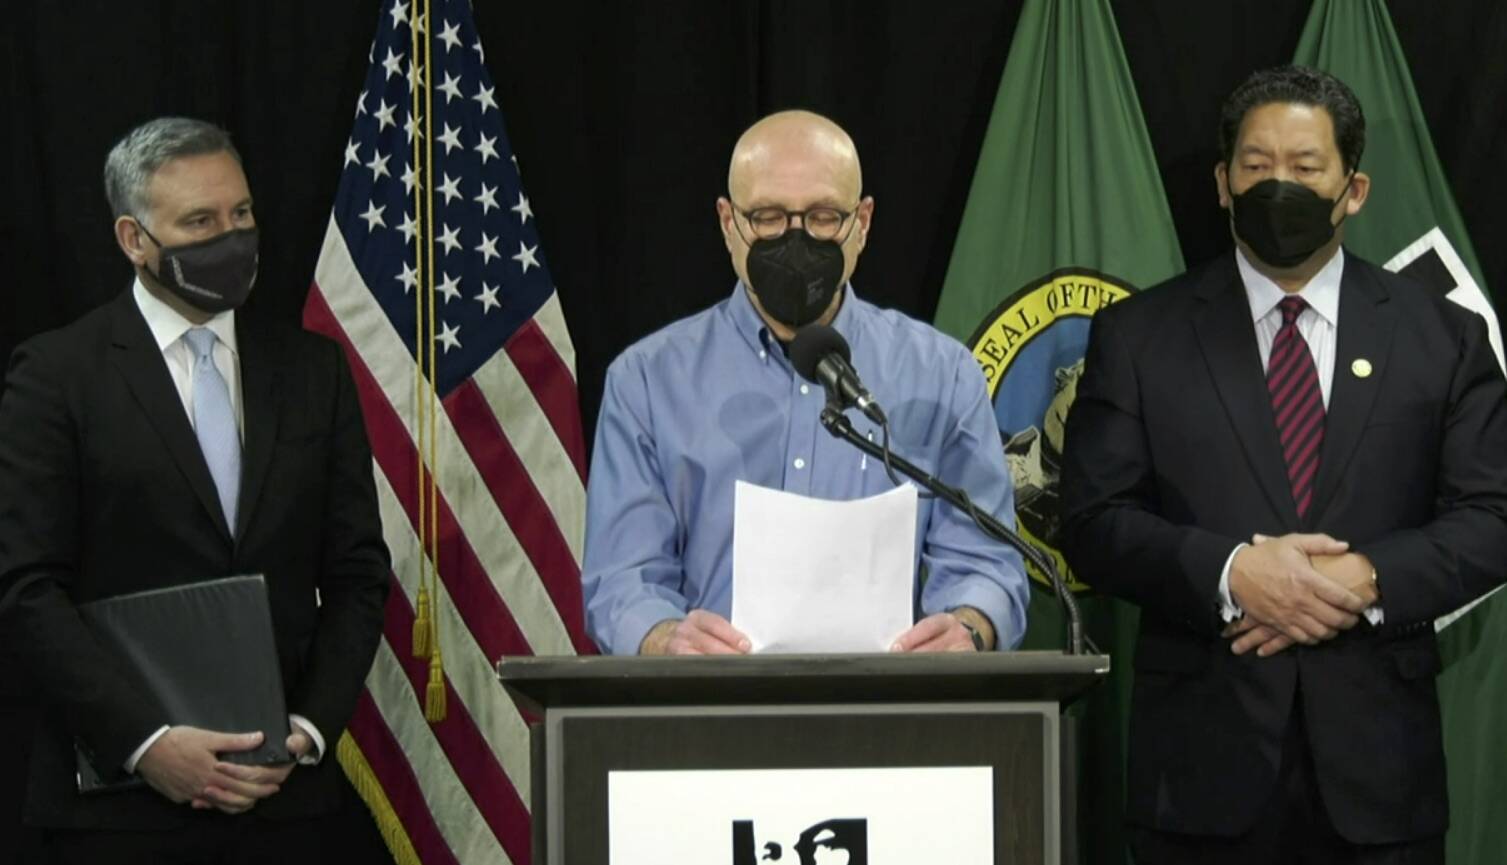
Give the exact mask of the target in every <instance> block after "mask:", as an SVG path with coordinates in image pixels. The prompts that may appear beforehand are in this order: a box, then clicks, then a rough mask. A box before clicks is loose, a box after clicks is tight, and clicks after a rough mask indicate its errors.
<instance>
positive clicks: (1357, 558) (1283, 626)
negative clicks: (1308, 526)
mask: <svg viewBox="0 0 1507 865" xmlns="http://www.w3.org/2000/svg"><path fill="white" fill-rule="evenodd" d="M1349 549H1350V546H1349V544H1348V543H1346V542H1344V541H1338V540H1335V539H1334V538H1332V537H1330V536H1328V535H1323V534H1311V535H1309V534H1290V535H1283V536H1282V537H1277V538H1272V537H1267V536H1265V535H1259V534H1258V535H1256V536H1254V537H1253V538H1252V539H1251V545H1250V546H1247V547H1244V548H1242V549H1241V550H1240V551H1239V552H1238V553H1236V554H1235V560H1234V562H1232V563H1231V565H1230V595H1231V597H1232V598H1233V599H1234V601H1235V603H1236V604H1237V605H1238V606H1239V607H1240V609H1241V610H1242V611H1244V614H1245V615H1244V617H1243V618H1241V619H1239V620H1237V621H1235V622H1231V623H1230V625H1229V626H1228V627H1227V628H1225V630H1224V636H1225V637H1229V638H1232V639H1233V643H1232V644H1231V646H1230V648H1231V650H1232V651H1233V652H1234V653H1235V654H1237V655H1243V654H1245V653H1246V652H1249V651H1251V650H1252V649H1254V650H1255V651H1256V654H1257V655H1258V656H1260V657H1263V658H1264V657H1268V656H1270V655H1273V654H1276V653H1277V652H1280V651H1282V650H1283V649H1286V648H1288V647H1289V646H1291V645H1293V644H1294V643H1303V644H1305V645H1315V644H1317V643H1320V642H1322V641H1325V640H1331V639H1333V638H1334V637H1336V636H1338V634H1339V633H1340V632H1341V631H1344V630H1348V629H1350V628H1353V627H1355V625H1356V623H1357V622H1359V621H1360V616H1361V614H1362V613H1363V612H1364V611H1365V609H1366V608H1367V607H1369V606H1371V605H1372V604H1374V603H1376V601H1377V592H1376V587H1375V584H1374V583H1373V581H1372V580H1371V574H1372V568H1371V562H1370V561H1369V560H1368V559H1367V558H1366V557H1365V556H1363V555H1361V554H1359V553H1352V552H1350V551H1349Z"/></svg>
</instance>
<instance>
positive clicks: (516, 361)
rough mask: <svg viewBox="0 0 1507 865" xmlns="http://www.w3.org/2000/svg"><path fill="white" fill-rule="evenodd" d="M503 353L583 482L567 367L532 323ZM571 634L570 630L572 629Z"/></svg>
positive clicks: (575, 401) (575, 403) (582, 453)
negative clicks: (528, 391)
mask: <svg viewBox="0 0 1507 865" xmlns="http://www.w3.org/2000/svg"><path fill="white" fill-rule="evenodd" d="M503 350H504V351H506V352H507V353H508V357H509V358H512V361H513V366H514V367H515V368H516V369H517V370H518V374H519V375H521V376H522V377H523V381H524V382H525V383H526V384H527V385H528V388H529V390H531V391H533V392H534V399H535V400H537V401H538V402H539V407H540V408H541V409H543V410H544V416H545V417H547V418H549V423H550V426H552V427H554V428H555V435H556V436H557V437H558V438H559V439H560V443H561V444H562V445H564V446H565V452H566V453H568V454H570V460H571V462H573V463H575V466H576V473H577V474H579V475H580V476H581V482H582V483H585V482H586V442H585V438H584V436H583V435H582V433H581V408H580V399H579V397H578V396H577V395H576V380H575V376H574V375H572V374H571V370H570V366H569V365H568V364H566V363H565V361H564V359H562V358H561V357H560V353H559V352H557V351H555V347H554V345H553V344H552V343H550V341H549V337H547V336H545V334H544V331H543V330H542V329H540V327H539V323H538V322H536V321H534V320H533V319H529V320H528V321H526V322H524V324H523V326H522V327H520V328H518V330H516V331H514V332H513V335H512V336H511V337H509V338H508V342H507V345H505V346H503ZM573 630H574V629H573Z"/></svg>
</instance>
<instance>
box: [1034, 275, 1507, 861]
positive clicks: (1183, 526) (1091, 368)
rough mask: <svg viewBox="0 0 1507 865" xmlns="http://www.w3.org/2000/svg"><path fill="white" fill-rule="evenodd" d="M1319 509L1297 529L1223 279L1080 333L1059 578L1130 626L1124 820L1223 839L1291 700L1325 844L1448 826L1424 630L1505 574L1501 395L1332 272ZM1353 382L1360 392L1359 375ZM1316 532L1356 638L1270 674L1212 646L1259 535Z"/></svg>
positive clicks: (1373, 283) (1430, 330)
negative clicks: (1132, 611)
mask: <svg viewBox="0 0 1507 865" xmlns="http://www.w3.org/2000/svg"><path fill="white" fill-rule="evenodd" d="M1339 310H1340V311H1339V331H1338V341H1337V353H1336V361H1335V370H1334V379H1333V385H1332V389H1331V392H1330V400H1329V409H1328V416H1327V426H1326V430H1325V436H1324V443H1323V449H1322V452H1321V457H1320V459H1321V462H1320V466H1319V473H1318V478H1317V481H1316V488H1315V490H1316V491H1315V499H1314V502H1313V504H1312V506H1311V507H1310V509H1309V511H1308V514H1307V516H1306V518H1305V519H1302V520H1300V519H1299V518H1298V515H1297V508H1296V506H1295V505H1294V503H1293V499H1292V494H1291V492H1290V490H1289V487H1288V483H1287V477H1286V470H1285V465H1284V463H1283V460H1282V454H1281V451H1280V449H1279V444H1278V441H1277V433H1276V423H1275V420H1274V418H1273V415H1272V410H1271V402H1270V397H1269V395H1268V393H1267V390H1266V384H1265V375H1264V371H1263V370H1262V367H1261V361H1260V355H1259V352H1258V350H1257V345H1256V337H1255V328H1254V326H1253V324H1252V321H1251V314H1250V307H1249V303H1248V301H1247V299H1246V294H1245V290H1244V287H1243V285H1242V283H1241V281H1240V277H1239V272H1238V270H1237V269H1236V266H1235V262H1234V258H1233V256H1229V257H1226V258H1224V259H1221V260H1219V261H1217V262H1214V263H1213V264H1211V265H1208V266H1205V267H1202V268H1200V269H1196V270H1193V271H1190V272H1189V273H1186V274H1184V275H1182V276H1179V277H1177V278H1175V279H1173V280H1171V281H1169V282H1167V283H1165V284H1163V285H1161V286H1158V287H1156V288H1153V289H1150V290H1148V291H1145V292H1143V293H1141V294H1138V295H1136V296H1134V297H1132V298H1129V299H1127V300H1125V301H1122V302H1120V303H1118V304H1116V305H1114V306H1112V307H1110V308H1108V309H1105V310H1104V311H1102V312H1100V313H1099V314H1098V316H1096V317H1095V319H1094V322H1093V328H1092V331H1091V336H1090V339H1089V346H1088V351H1087V355H1086V358H1085V365H1084V372H1083V377H1082V379H1081V380H1080V381H1079V383H1078V396H1077V401H1076V402H1075V404H1074V405H1073V408H1072V412H1071V415H1070V418H1069V422H1068V430H1067V443H1066V447H1065V448H1064V459H1065V466H1064V470H1063V480H1062V484H1063V502H1064V509H1065V530H1066V554H1067V558H1068V560H1069V562H1071V564H1072V566H1073V567H1074V568H1075V569H1076V571H1077V573H1078V575H1079V576H1080V577H1082V578H1083V579H1084V580H1086V581H1087V582H1088V583H1090V584H1092V585H1094V586H1095V587H1097V588H1099V589H1101V590H1103V591H1106V592H1108V593H1110V594H1114V595H1118V596H1120V597H1123V598H1126V599H1128V600H1130V601H1132V602H1134V603H1136V604H1138V605H1139V606H1140V607H1141V609H1142V618H1141V632H1140V636H1139V639H1138V642H1137V646H1136V655H1135V659H1134V665H1135V684H1134V691H1133V698H1132V710H1131V721H1130V727H1131V730H1130V736H1131V742H1130V757H1129V760H1130V765H1129V769H1128V799H1129V801H1128V809H1127V810H1128V815H1129V819H1130V820H1131V821H1132V822H1133V823H1136V824H1138V825H1142V826H1147V827H1151V828H1155V829H1160V830H1164V831H1172V832H1182V833H1194V834H1206V835H1235V834H1238V833H1240V832H1243V831H1244V830H1245V829H1247V828H1249V827H1250V826H1251V825H1253V823H1254V821H1255V819H1256V817H1257V815H1258V810H1259V809H1260V807H1261V805H1262V803H1263V802H1264V801H1265V800H1266V798H1267V797H1268V796H1269V795H1270V794H1271V792H1272V789H1273V783H1274V781H1275V779H1276V773H1277V768H1278V764H1279V761H1280V755H1281V746H1282V738H1283V734H1284V731H1285V729H1286V725H1287V723H1288V719H1289V716H1290V710H1291V708H1292V706H1293V697H1294V694H1295V692H1296V691H1297V689H1298V688H1300V687H1301V689H1302V695H1303V700H1302V707H1303V716H1302V718H1301V719H1300V720H1301V722H1302V723H1303V724H1304V725H1305V728H1304V729H1305V732H1306V733H1307V736H1308V738H1309V741H1310V747H1311V750H1312V753H1313V759H1314V763H1315V767H1316V770H1317V778H1318V783H1319V787H1320V791H1321V795H1322V796H1323V798H1324V802H1325V804H1326V806H1327V807H1328V810H1329V813H1330V815H1331V817H1332V819H1333V821H1334V824H1335V827H1336V828H1337V829H1338V830H1339V832H1340V833H1341V834H1342V835H1343V836H1345V837H1346V838H1348V839H1350V840H1351V841H1353V842H1357V843H1385V842H1396V841H1403V840H1409V839H1417V838H1423V837H1428V836H1433V835H1438V834H1440V833H1442V832H1443V831H1444V829H1445V828H1446V825H1447V822H1448V806H1447V796H1446V790H1445V780H1444V753H1443V745H1442V739H1441V732H1440V720H1439V706H1438V699H1437V696H1436V693H1435V687H1434V676H1435V674H1436V673H1437V672H1438V671H1439V667H1440V660H1439V650H1438V646H1437V644H1436V642H1435V638H1434V631H1433V628H1432V627H1431V622H1432V620H1433V619H1434V618H1435V617H1437V616H1439V615H1441V614H1443V613H1446V612H1449V611H1450V610H1453V609H1455V608H1457V607H1459V606H1460V605H1462V604H1464V603H1466V602H1468V601H1470V600H1471V599H1472V598H1474V597H1476V596H1478V595H1480V594H1482V593H1483V592H1485V591H1487V590H1489V589H1490V588H1492V587H1493V586H1494V585H1496V584H1497V583H1499V582H1500V581H1501V580H1502V577H1503V574H1504V571H1507V403H1504V398H1507V386H1504V383H1503V378H1502V373H1501V371H1500V369H1499V367H1498V366H1497V361H1496V358H1495V357H1494V356H1493V355H1492V352H1491V348H1490V345H1489V343H1488V341H1487V332H1486V327H1485V323H1484V322H1483V321H1482V320H1481V318H1480V317H1479V316H1477V315H1475V314H1474V313H1471V312H1469V311H1467V310H1465V309H1464V308H1462V307H1460V306H1457V305H1455V304H1454V303H1452V302H1450V301H1447V300H1444V299H1443V298H1435V297H1432V296H1430V295H1428V294H1427V293H1425V292H1424V291H1423V290H1422V289H1421V288H1420V287H1418V286H1416V285H1415V284H1413V283H1411V282H1409V281H1408V280H1406V279H1404V278H1401V277H1398V276H1396V275H1394V274H1391V273H1388V272H1386V271H1384V270H1381V269H1380V268H1377V267H1375V266H1374V265H1371V264H1368V263H1367V262H1365V261H1362V260H1361V259H1359V258H1357V257H1355V256H1353V255H1349V256H1347V257H1346V260H1345V269H1344V275H1343V279H1342V282H1341V288H1340V307H1339ZM1360 359H1364V360H1367V361H1369V363H1370V364H1371V370H1372V371H1371V373H1370V374H1369V375H1368V376H1364V377H1363V376H1360V375H1357V374H1356V372H1355V371H1354V370H1353V369H1352V364H1353V363H1354V362H1355V361H1357V360H1360ZM1296 531H1304V532H1326V533H1328V534H1330V535H1333V536H1334V537H1336V538H1339V539H1341V540H1346V541H1349V542H1350V543H1351V545H1352V548H1353V549H1355V550H1357V551H1359V552H1361V553H1364V554H1365V555H1366V556H1368V557H1369V558H1370V559H1371V561H1372V562H1373V563H1374V564H1375V566H1376V569H1377V573H1378V575H1379V587H1380V590H1381V598H1382V600H1381V608H1382V610H1383V611H1384V614H1385V621H1384V623H1383V625H1382V626H1381V627H1380V628H1372V627H1370V626H1369V625H1367V624H1364V623H1363V624H1361V625H1358V626H1357V627H1356V628H1354V629H1352V630H1350V631H1347V632H1344V633H1342V634H1341V636H1340V637H1338V638H1336V639H1335V640H1333V641H1330V642H1327V643H1323V644H1320V645H1318V646H1315V647H1312V648H1307V647H1301V646H1300V647H1294V648H1291V649H1288V650H1287V651H1285V652H1282V653H1280V654H1277V655H1275V656H1273V657H1271V658H1265V659H1262V658H1257V657H1256V656H1255V654H1254V653H1250V654H1248V655H1246V656H1243V657H1236V656H1234V655H1233V654H1231V652H1230V648H1229V644H1230V641H1229V640H1227V639H1222V638H1220V636H1219V631H1220V629H1221V627H1222V624H1223V623H1222V622H1221V620H1220V618H1219V616H1218V612H1217V610H1218V585H1219V578H1220V574H1221V572H1222V570H1223V567H1224V564H1225V561H1226V560H1227V558H1228V557H1229V555H1230V553H1231V551H1232V550H1234V549H1235V547H1236V545H1237V544H1238V543H1240V542H1243V541H1249V540H1250V538H1251V535H1252V534H1253V533H1256V532H1260V533H1263V534H1267V535H1282V534H1286V533H1288V532H1296Z"/></svg>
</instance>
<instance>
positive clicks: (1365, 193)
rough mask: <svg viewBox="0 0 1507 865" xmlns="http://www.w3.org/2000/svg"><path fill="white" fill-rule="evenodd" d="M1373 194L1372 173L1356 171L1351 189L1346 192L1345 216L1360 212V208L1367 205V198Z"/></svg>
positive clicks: (1351, 180) (1351, 182) (1351, 181)
mask: <svg viewBox="0 0 1507 865" xmlns="http://www.w3.org/2000/svg"><path fill="white" fill-rule="evenodd" d="M1370 195H1371V175H1369V174H1367V173H1365V172H1364V171H1357V172H1355V176H1354V177H1352V178H1350V191H1349V192H1348V193H1346V200H1345V216H1347V217H1350V216H1354V215H1355V214H1357V213H1360V209H1361V208H1362V207H1365V206H1366V199H1367V198H1368V197H1370Z"/></svg>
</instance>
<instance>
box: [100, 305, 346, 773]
mask: <svg viewBox="0 0 1507 865" xmlns="http://www.w3.org/2000/svg"><path fill="white" fill-rule="evenodd" d="M131 296H132V298H133V299H134V300H135V301H136V307H137V309H140V310H141V315H142V317H143V318H145V319H146V323H147V329H148V330H150V331H151V332H152V339H153V340H155V341H156V343H157V348H158V350H160V351H161V352H162V360H163V362H164V363H166V364H167V371H168V374H170V375H171V376H172V377H173V387H174V388H176V389H177V391H178V398H179V399H180V400H182V401H183V411H184V412H185V413H186V414H187V415H188V423H189V425H190V426H192V425H193V423H194V350H193V348H192V347H191V346H190V345H189V344H188V340H186V339H184V338H183V337H184V335H185V334H187V333H188V332H189V331H190V330H192V329H193V328H195V327H206V328H209V329H210V330H211V331H213V332H214V335H215V347H214V352H213V354H214V362H215V369H217V370H219V373H220V377H221V378H223V379H224V380H225V386H226V387H227V388H228V389H229V390H230V405H231V407H232V408H233V409H234V410H235V424H236V428H237V429H239V430H240V432H241V441H242V442H244V441H245V440H246V417H245V412H244V410H243V409H242V407H241V357H240V352H239V351H238V350H237V343H236V334H235V310H230V311H228V312H222V313H219V314H218V315H215V316H214V317H212V318H210V320H209V321H206V322H204V323H203V324H202V325H198V324H194V323H193V322H191V321H189V320H188V319H186V318H184V317H183V316H182V315H180V314H179V313H178V311H177V310H175V309H173V308H172V307H171V306H168V305H167V304H166V303H164V302H163V301H162V300H161V299H160V298H158V297H157V296H156V295H154V294H152V293H151V292H149V291H147V289H146V286H145V285H142V284H141V280H140V278H138V279H137V280H136V284H135V285H133V286H132V287H131ZM288 719H289V720H290V721H291V722H292V723H293V724H294V725H296V727H297V728H298V729H300V730H303V731H304V733H306V734H308V736H309V738H310V739H312V740H313V741H314V751H313V754H312V755H310V756H307V757H304V758H302V759H300V760H299V762H300V763H304V764H313V763H317V762H319V760H320V758H322V757H323V756H324V737H323V736H321V735H320V734H319V730H317V729H315V727H314V724H313V723H311V722H310V721H309V719H307V718H305V717H303V716H302V715H289V716H288ZM167 731H168V727H167V725H163V726H162V727H159V728H158V729H157V731H156V732H154V733H153V734H152V735H150V736H148V737H147V739H146V741H145V742H142V743H141V747H139V748H137V749H136V750H135V751H134V752H132V753H131V756H130V757H128V758H127V759H126V763H125V769H126V771H127V772H135V771H136V764H137V762H138V761H140V760H141V755H142V754H145V753H146V752H147V749H148V748H150V747H152V744H153V743H154V742H156V741H157V740H158V739H160V738H162V734H164V733H166V732H167ZM224 732H235V731H224Z"/></svg>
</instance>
